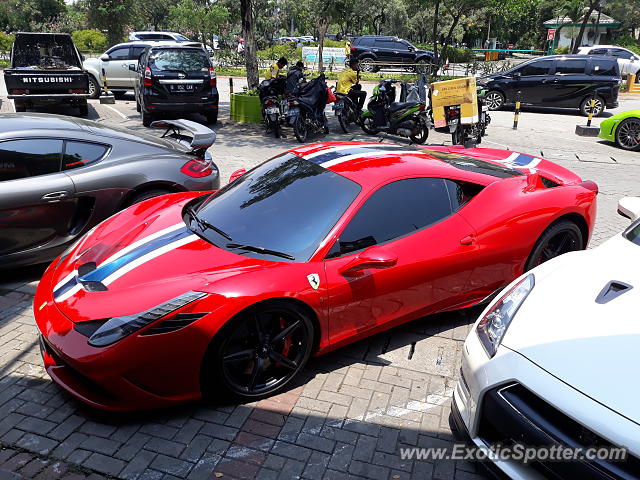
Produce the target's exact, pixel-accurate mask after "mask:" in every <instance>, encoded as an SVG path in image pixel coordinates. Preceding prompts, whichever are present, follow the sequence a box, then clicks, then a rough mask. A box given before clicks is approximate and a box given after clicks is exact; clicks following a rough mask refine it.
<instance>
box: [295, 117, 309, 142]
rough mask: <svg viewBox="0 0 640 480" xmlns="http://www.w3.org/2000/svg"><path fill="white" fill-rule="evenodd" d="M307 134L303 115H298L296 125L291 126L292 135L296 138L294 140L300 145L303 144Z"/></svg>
mask: <svg viewBox="0 0 640 480" xmlns="http://www.w3.org/2000/svg"><path fill="white" fill-rule="evenodd" d="M308 133H309V130H308V129H307V125H306V122H305V117H304V115H300V116H299V117H298V118H297V119H296V123H294V124H293V134H294V135H295V136H296V140H298V141H299V142H300V143H304V142H306V140H307V134H308Z"/></svg>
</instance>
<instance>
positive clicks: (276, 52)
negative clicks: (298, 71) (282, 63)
mask: <svg viewBox="0 0 640 480" xmlns="http://www.w3.org/2000/svg"><path fill="white" fill-rule="evenodd" d="M280 57H285V58H286V59H287V60H288V61H289V64H291V63H293V62H297V61H298V60H302V49H301V48H297V47H296V46H295V45H290V44H284V45H274V46H273V47H269V48H265V49H263V50H258V61H260V62H261V63H273V62H275V61H276V60H278V59H279V58H280Z"/></svg>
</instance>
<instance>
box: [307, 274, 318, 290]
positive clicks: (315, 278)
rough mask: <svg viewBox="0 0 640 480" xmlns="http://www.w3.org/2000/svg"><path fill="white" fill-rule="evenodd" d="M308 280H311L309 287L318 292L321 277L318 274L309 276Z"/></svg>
mask: <svg viewBox="0 0 640 480" xmlns="http://www.w3.org/2000/svg"><path fill="white" fill-rule="evenodd" d="M307 280H309V285H311V287H312V288H313V289H314V290H317V289H318V287H319V286H320V276H319V275H318V274H317V273H310V274H309V275H307Z"/></svg>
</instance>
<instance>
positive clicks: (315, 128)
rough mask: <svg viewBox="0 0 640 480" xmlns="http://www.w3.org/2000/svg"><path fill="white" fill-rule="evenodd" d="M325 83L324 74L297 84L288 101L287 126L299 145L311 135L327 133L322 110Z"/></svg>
mask: <svg viewBox="0 0 640 480" xmlns="http://www.w3.org/2000/svg"><path fill="white" fill-rule="evenodd" d="M327 98H328V92H327V82H326V80H325V76H324V73H321V74H320V76H318V77H317V78H314V79H313V80H309V81H308V82H304V83H300V84H298V86H297V88H296V91H295V95H294V96H293V97H291V98H289V99H288V104H289V111H288V112H287V124H288V125H291V126H293V133H294V134H295V136H296V139H297V140H298V141H299V142H300V143H304V142H306V140H307V136H308V135H309V134H310V133H311V134H314V133H320V132H324V133H329V127H328V126H327V117H326V115H325V114H324V108H325V106H326V105H327Z"/></svg>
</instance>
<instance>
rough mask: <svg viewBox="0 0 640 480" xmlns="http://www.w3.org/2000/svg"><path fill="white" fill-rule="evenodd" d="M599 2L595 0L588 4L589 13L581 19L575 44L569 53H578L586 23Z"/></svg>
mask: <svg viewBox="0 0 640 480" xmlns="http://www.w3.org/2000/svg"><path fill="white" fill-rule="evenodd" d="M599 2H600V0H595V1H590V2H589V11H588V12H587V14H586V15H585V16H584V18H583V19H582V25H580V31H579V32H578V37H577V38H576V40H575V43H574V45H573V49H572V50H571V53H578V49H579V48H580V47H581V45H582V36H583V35H584V31H585V29H586V28H587V23H589V19H590V18H591V14H592V13H593V11H594V10H595V8H596V5H598V3H599Z"/></svg>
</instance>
